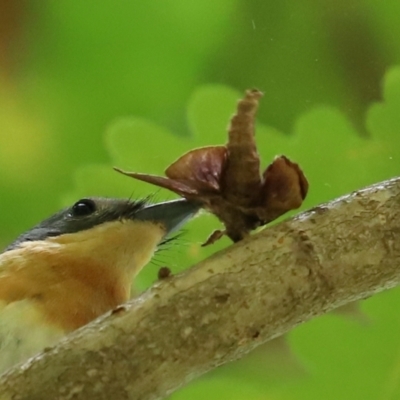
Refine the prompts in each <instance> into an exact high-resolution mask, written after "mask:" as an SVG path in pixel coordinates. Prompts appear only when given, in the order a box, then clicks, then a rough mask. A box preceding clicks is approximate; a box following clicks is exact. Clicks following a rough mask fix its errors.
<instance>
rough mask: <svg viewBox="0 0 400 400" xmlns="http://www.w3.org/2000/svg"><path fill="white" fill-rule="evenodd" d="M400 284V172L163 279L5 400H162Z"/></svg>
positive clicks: (7, 383) (82, 334) (34, 364)
mask: <svg viewBox="0 0 400 400" xmlns="http://www.w3.org/2000/svg"><path fill="white" fill-rule="evenodd" d="M399 282H400V178H396V179H392V180H389V181H385V182H382V183H380V184H376V185H373V186H370V187H368V188H366V189H363V190H361V191H358V192H354V193H352V194H350V195H348V196H344V197H342V198H340V199H338V200H335V201H332V202H330V203H327V204H324V205H321V206H319V207H315V208H313V209H311V210H309V211H307V212H305V213H302V214H299V215H298V216H297V217H295V218H293V219H290V220H288V221H285V222H283V223H280V224H278V225H275V226H273V227H272V228H269V229H265V230H263V231H262V232H260V233H258V234H256V235H253V236H251V237H250V238H248V239H246V240H243V241H241V242H239V243H237V244H236V245H233V246H231V247H229V248H228V249H226V250H224V251H222V252H219V253H217V254H215V255H213V256H212V257H210V258H209V259H207V260H205V261H203V262H201V263H199V264H198V265H197V266H195V267H193V268H191V269H190V270H188V271H186V272H184V273H181V274H179V275H177V276H175V277H172V278H168V279H167V280H165V281H162V282H159V283H157V284H155V285H154V286H153V287H151V288H150V289H149V290H148V291H146V292H145V293H143V294H142V295H141V296H140V297H139V298H137V299H134V300H132V301H131V302H130V303H128V304H127V305H125V306H123V307H120V308H119V309H118V310H115V311H114V312H112V313H110V314H108V315H105V316H104V317H101V318H99V319H98V320H96V321H95V322H93V323H91V324H89V325H87V326H85V327H83V328H82V329H80V330H78V331H76V332H74V333H73V334H72V335H70V336H68V337H67V338H66V339H65V340H63V341H61V343H60V344H59V345H57V346H56V347H54V348H52V349H49V350H47V351H45V352H44V353H43V354H41V355H39V356H38V357H36V358H35V359H33V360H31V361H29V362H28V363H26V364H25V365H24V366H23V367H20V368H14V369H13V370H11V371H10V372H9V373H6V374H5V375H4V376H2V377H1V378H0V399H1V400H3V399H7V400H8V399H17V398H18V399H19V400H25V399H26V400H28V399H29V400H36V399H40V400H44V399H52V400H53V399H85V400H90V399H96V400H99V399H111V398H113V399H118V400H121V399H141V400H147V399H161V398H164V397H165V396H167V395H168V394H170V393H172V392H173V391H174V390H176V389H178V388H179V387H181V386H182V385H184V384H186V383H187V382H189V381H190V380H192V379H193V378H195V377H198V376H200V375H202V374H204V373H205V372H207V371H209V370H210V369H212V368H214V367H216V366H218V365H221V364H224V363H226V362H228V361H231V360H234V359H237V358H239V357H241V356H243V355H244V354H246V353H248V352H250V351H251V350H252V349H253V348H255V347H256V346H257V345H259V344H262V343H264V342H265V341H267V340H270V339H272V338H274V337H276V336H279V335H282V334H283V333H285V332H287V331H288V330H290V329H292V328H293V327H295V326H296V325H298V324H300V323H302V322H305V321H307V320H309V319H310V318H312V317H314V316H316V315H320V314H322V313H325V312H327V311H329V310H332V309H334V308H336V307H339V306H341V305H344V304H346V303H348V302H351V301H354V300H358V299H362V298H365V297H368V296H371V295H372V294H374V293H376V292H379V291H382V290H384V289H388V288H391V287H393V286H395V285H397V284H398V283H399Z"/></svg>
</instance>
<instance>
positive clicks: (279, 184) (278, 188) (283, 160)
mask: <svg viewBox="0 0 400 400" xmlns="http://www.w3.org/2000/svg"><path fill="white" fill-rule="evenodd" d="M263 178H264V183H263V188H262V192H263V193H262V203H263V204H264V208H265V210H271V211H272V210H276V211H278V210H279V211H281V213H280V215H281V214H284V213H285V212H287V211H289V210H293V209H295V208H298V207H300V206H301V203H302V202H303V200H304V198H305V197H306V194H307V191H308V182H307V179H306V178H305V176H304V174H303V171H302V170H301V169H300V167H299V166H298V165H297V164H296V163H294V162H292V161H290V160H289V159H288V158H287V157H285V156H280V157H276V158H275V160H274V161H273V162H272V164H270V165H269V167H268V168H267V169H266V170H265V172H264V174H263Z"/></svg>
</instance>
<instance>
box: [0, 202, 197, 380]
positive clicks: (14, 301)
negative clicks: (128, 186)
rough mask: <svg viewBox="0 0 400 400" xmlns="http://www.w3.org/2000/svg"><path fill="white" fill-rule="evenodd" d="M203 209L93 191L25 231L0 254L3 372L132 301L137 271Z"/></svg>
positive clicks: (0, 365)
mask: <svg viewBox="0 0 400 400" xmlns="http://www.w3.org/2000/svg"><path fill="white" fill-rule="evenodd" d="M198 210H199V205H198V204H197V203H195V202H191V201H187V200H185V199H178V200H171V201H166V202H160V203H155V204H150V203H149V201H148V200H137V201H133V200H126V199H115V198H100V197H98V198H95V197H88V198H83V199H80V200H78V201H77V202H76V203H75V204H73V205H72V206H70V207H67V208H65V209H63V210H61V211H59V212H57V213H56V214H55V215H53V216H51V217H49V218H47V219H45V220H44V221H43V222H41V223H39V224H38V225H36V226H34V227H33V228H32V229H30V230H29V231H27V232H26V233H23V234H22V235H20V236H19V237H18V238H17V239H16V240H15V241H14V242H12V243H11V244H10V245H9V246H8V247H6V249H5V250H4V251H3V252H2V253H1V254H0V374H2V373H3V372H5V371H6V370H8V369H9V368H10V367H12V366H14V365H15V364H17V363H20V362H22V361H25V360H27V359H29V358H30V357H32V356H34V355H35V354H37V353H39V352H40V351H42V350H43V349H45V348H47V347H49V346H51V345H53V344H55V343H57V342H58V341H59V340H60V339H61V338H62V337H64V336H65V335H67V334H68V333H70V332H72V331H74V330H76V329H78V328H80V327H82V326H83V325H85V324H87V323H89V322H90V321H92V320H94V319H95V318H97V317H98V316H100V315H102V314H104V313H106V312H108V311H110V310H113V309H115V308H116V307H118V306H119V305H121V304H122V303H124V302H126V301H127V300H129V298H130V296H131V292H130V291H131V284H132V281H133V279H134V278H135V277H136V275H137V274H138V273H139V272H140V270H141V269H142V268H143V267H144V266H145V265H146V264H147V263H148V262H149V261H150V259H151V258H152V256H153V254H154V253H155V251H156V250H157V248H158V247H159V246H160V245H161V244H162V243H164V242H166V241H168V240H169V238H170V236H169V235H170V234H171V233H173V232H175V231H177V230H179V229H180V228H181V227H182V226H183V225H184V224H185V223H186V222H187V221H188V220H189V219H191V218H192V217H193V216H194V215H195V214H196V213H197V211H198Z"/></svg>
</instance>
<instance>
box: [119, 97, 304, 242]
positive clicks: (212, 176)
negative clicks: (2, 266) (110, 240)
mask: <svg viewBox="0 0 400 400" xmlns="http://www.w3.org/2000/svg"><path fill="white" fill-rule="evenodd" d="M262 95H263V94H262V93H261V92H260V91H258V90H255V89H253V90H248V91H246V94H245V96H244V98H243V99H241V100H239V101H238V105H237V111H236V113H235V115H234V116H233V117H232V119H231V121H230V124H229V127H228V143H227V144H226V145H224V146H208V147H201V148H196V149H193V150H191V151H189V152H187V153H185V154H183V155H182V156H181V157H179V158H178V159H177V160H176V161H174V162H173V163H172V164H171V165H170V166H169V167H168V168H167V169H166V170H165V175H166V176H165V177H163V176H156V175H149V174H143V173H137V172H126V171H122V170H120V169H118V168H115V169H116V170H117V171H118V172H121V173H123V174H125V175H127V176H130V177H132V178H135V179H139V180H141V181H144V182H148V183H151V184H153V185H156V186H159V187H163V188H165V189H168V190H171V191H172V192H174V193H176V194H178V195H179V196H182V197H184V198H186V199H188V200H191V201H197V202H199V203H201V205H202V207H203V208H205V209H206V210H208V211H209V212H211V213H213V214H215V215H216V216H217V217H218V218H219V220H220V221H221V222H222V223H223V224H224V226H225V229H223V230H217V231H215V232H213V233H212V234H211V236H210V237H209V238H208V239H207V240H206V242H205V243H204V244H203V245H208V244H211V243H213V242H215V241H216V240H218V239H219V238H220V237H222V236H223V235H224V234H226V235H227V236H228V237H229V238H230V239H231V240H232V241H233V242H237V241H239V240H241V239H243V238H244V237H246V236H247V235H249V233H250V232H251V231H252V230H254V229H256V228H258V227H260V226H263V225H265V224H267V223H269V222H271V221H273V220H274V219H276V218H278V217H279V216H281V215H283V214H284V213H286V212H287V211H289V210H292V209H296V208H298V207H300V206H301V204H302V202H303V200H304V199H305V197H306V195H307V191H308V181H307V179H306V177H305V175H304V173H303V171H302V170H301V169H300V167H299V166H298V164H296V163H294V162H292V161H290V160H289V159H288V158H287V157H285V156H283V155H282V156H277V157H275V159H274V160H273V162H272V163H271V164H270V165H269V166H268V167H267V168H266V169H265V170H264V171H263V172H260V157H259V154H258V152H257V146H256V142H255V116H256V112H257V109H258V104H259V100H260V98H261V97H262Z"/></svg>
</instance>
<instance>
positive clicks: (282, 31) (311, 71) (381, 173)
mask: <svg viewBox="0 0 400 400" xmlns="http://www.w3.org/2000/svg"><path fill="white" fill-rule="evenodd" d="M399 40H400V2H397V1H387V2H382V1H378V0H347V1H343V0H327V1H324V2H320V1H315V0H303V1H300V2H298V1H294V0H289V1H286V2H275V1H270V0H268V1H265V0H247V1H244V0H233V1H232V0H231V1H228V0H217V1H210V0H204V1H202V2H197V3H195V2H187V1H184V0H175V1H172V0H163V1H160V0H155V1H153V2H141V3H138V2H128V1H122V2H111V1H109V0H105V1H103V2H100V3H99V2H94V1H93V0H92V1H90V0H89V1H86V2H83V3H79V4H78V3H76V2H69V1H66V0H59V1H57V2H50V1H47V0H43V1H41V2H34V1H28V0H25V1H23V0H18V1H12V0H0V132H1V134H0V205H1V208H2V212H1V213H0V244H3V245H5V244H6V243H7V242H9V241H10V240H12V238H13V237H15V236H16V235H17V234H18V233H20V232H21V231H23V230H24V229H27V228H29V227H30V226H31V225H32V224H34V223H36V222H37V221H39V220H40V219H42V218H44V217H45V216H47V215H48V214H51V213H52V212H54V211H55V210H56V209H57V208H59V207H60V206H63V205H66V204H69V203H71V202H73V201H75V200H76V199H77V198H78V197H80V196H87V195H109V196H121V197H129V196H133V197H136V196H143V195H148V194H149V193H152V192H154V189H153V188H152V187H151V186H149V185H146V184H144V183H140V182H135V181H133V180H130V179H129V178H127V177H124V176H122V175H119V174H117V173H115V172H114V171H113V170H112V169H111V166H112V165H117V166H118V167H121V168H124V169H130V170H134V171H138V172H147V173H158V174H160V173H162V171H163V170H164V168H165V167H166V166H167V165H169V163H171V161H173V160H174V159H175V158H176V157H177V156H179V155H180V154H182V153H183V152H185V151H187V150H189V149H191V148H193V147H198V146H203V145H212V144H220V143H224V142H225V140H226V133H225V130H226V126H227V123H228V120H229V117H230V115H231V114H232V113H233V111H234V109H235V104H236V100H237V99H238V97H240V96H241V95H242V93H243V90H244V89H246V88H250V87H257V88H260V89H261V90H263V91H264V92H265V97H264V98H263V100H262V102H261V107H260V112H259V121H260V123H259V124H258V126H257V142H258V144H259V148H260V152H261V157H262V160H263V162H264V164H265V165H266V164H268V163H269V162H270V161H271V159H272V158H273V156H274V155H276V154H285V155H288V156H289V157H290V158H292V159H293V160H295V161H296V162H299V163H300V165H301V166H302V168H303V169H304V171H305V173H306V175H307V177H308V179H309V181H310V185H311V186H310V194H309V196H308V198H307V200H306V202H305V204H304V207H303V208H307V207H310V206H312V205H315V204H318V203H320V202H322V201H327V200H330V199H332V198H335V197H337V196H339V195H342V194H345V193H347V192H350V191H352V190H355V189H358V188H360V187H363V186H365V185H367V184H371V183H374V182H378V181H380V180H383V179H386V178H389V177H392V176H396V175H398V174H399V167H400V163H399V159H400V135H399V130H400V68H399V67H397V68H396V67H395V65H396V64H398V65H400V47H399V46H398V43H399ZM382 82H384V86H383V88H382ZM155 197H156V199H160V200H162V199H168V198H172V197H173V196H172V195H171V194H170V193H167V192H165V191H163V190H159V191H158V192H157V193H156V195H155ZM218 226H219V225H218V221H216V220H215V218H214V217H212V216H209V215H204V216H201V217H199V218H197V219H195V220H194V221H193V222H191V223H190V224H189V225H188V226H187V228H186V233H185V234H184V235H183V236H182V237H181V238H180V239H178V240H177V241H176V244H175V245H172V246H171V248H170V249H168V250H167V251H163V252H160V253H159V254H157V255H156V257H155V261H154V263H153V264H152V265H150V266H149V267H148V268H147V269H146V270H145V271H144V272H143V273H142V274H141V276H140V279H139V282H138V286H139V287H140V288H144V287H146V286H148V285H149V284H150V283H151V282H152V281H154V279H155V277H156V274H157V265H168V266H170V267H171V268H172V270H173V271H174V272H176V271H179V270H181V269H183V268H185V267H187V266H189V265H191V264H193V263H195V262H196V261H198V260H200V259H203V258H204V257H206V256H207V255H208V254H210V253H212V252H215V251H217V250H218V249H220V248H222V247H224V246H226V245H227V244H229V242H228V240H226V239H224V240H223V241H221V242H220V243H218V244H217V245H215V246H212V247H210V248H207V249H205V250H204V249H202V248H200V246H199V243H201V242H202V241H203V240H204V238H205V237H206V236H207V235H208V234H209V233H210V232H211V231H212V230H213V229H215V228H216V227H218ZM399 296H400V292H399V290H392V291H390V292H388V293H384V294H381V295H379V296H375V297H373V298H372V299H370V300H368V301H366V302H364V303H363V304H362V309H363V312H364V313H365V316H366V318H365V319H366V321H367V322H365V323H364V324H363V323H361V322H359V321H356V320H355V319H354V318H353V319H352V318H345V317H343V316H338V315H327V316H324V317H322V318H318V319H316V320H314V321H311V322H310V323H307V324H305V325H303V326H301V327H299V328H297V329H295V330H294V331H293V332H292V333H291V334H290V335H289V338H288V340H287V341H284V340H279V341H273V342H271V344H267V345H265V346H262V347H261V348H260V349H259V350H258V351H256V352H254V353H253V354H251V355H250V356H249V357H247V358H246V359H244V360H241V361H239V362H237V363H233V364H232V365H229V366H225V367H223V368H220V369H218V370H217V371H214V372H212V373H211V374H208V375H207V376H205V377H204V378H202V379H199V380H198V381H196V382H194V383H192V384H191V385H189V386H188V387H187V388H184V389H183V390H181V391H180V392H178V393H176V394H174V395H173V396H172V397H173V398H175V399H180V398H182V399H183V398H193V399H196V398H199V399H200V398H204V397H207V398H209V399H214V398H215V399H217V398H218V399H220V398H230V399H231V398H234V399H249V398H250V399H288V400H298V399H320V398H323V399H383V400H390V399H398V398H400V368H399V354H400V353H399V350H400V346H399V345H400V340H399V337H400V319H399V318H398V317H397V313H396V310H397V309H398V307H399V305H400V297H399ZM188 357H190V354H188Z"/></svg>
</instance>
